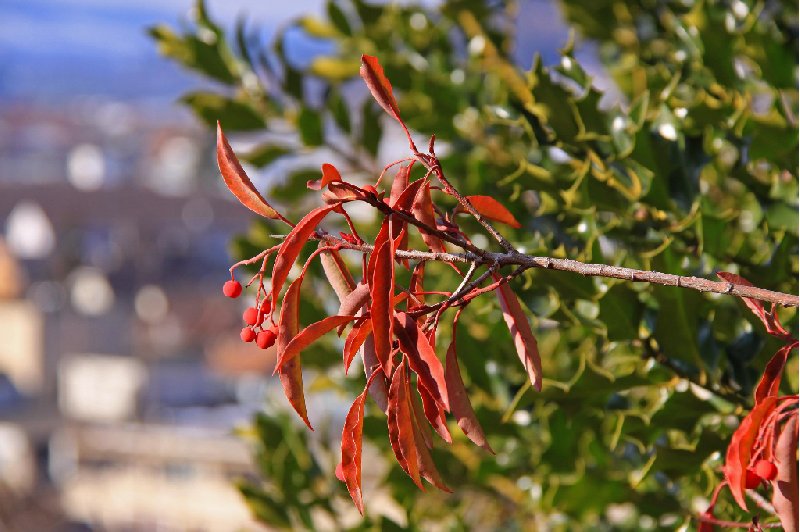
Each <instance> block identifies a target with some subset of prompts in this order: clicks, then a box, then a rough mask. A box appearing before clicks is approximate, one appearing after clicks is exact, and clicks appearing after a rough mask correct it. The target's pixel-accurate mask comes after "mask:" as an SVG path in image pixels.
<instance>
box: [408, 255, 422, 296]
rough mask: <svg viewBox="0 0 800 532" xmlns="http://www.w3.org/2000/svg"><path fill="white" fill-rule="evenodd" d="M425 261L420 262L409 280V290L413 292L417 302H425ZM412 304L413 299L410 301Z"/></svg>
mask: <svg viewBox="0 0 800 532" xmlns="http://www.w3.org/2000/svg"><path fill="white" fill-rule="evenodd" d="M424 283H425V262H424V261H421V262H418V263H417V265H416V266H414V271H412V272H411V279H410V280H409V281H408V291H409V292H410V293H411V295H412V297H413V299H414V300H415V302H416V304H418V305H424V304H425V286H424ZM408 304H409V306H411V300H409V301H408Z"/></svg>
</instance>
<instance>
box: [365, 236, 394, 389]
mask: <svg viewBox="0 0 800 532" xmlns="http://www.w3.org/2000/svg"><path fill="white" fill-rule="evenodd" d="M387 233H388V231H387ZM387 237H388V234H387ZM391 242H392V241H391V239H389V238H387V239H386V240H385V241H384V242H383V243H382V244H381V245H380V247H377V243H376V248H375V251H373V254H374V255H375V262H374V271H373V273H372V279H371V283H370V297H371V302H370V317H371V318H372V334H373V336H374V337H375V354H376V355H377V357H378V360H379V361H380V363H381V367H382V368H383V372H384V373H385V374H386V376H387V377H388V376H389V375H391V374H392V357H391V347H392V298H393V296H394V261H393V258H392V255H393V253H392V243H391Z"/></svg>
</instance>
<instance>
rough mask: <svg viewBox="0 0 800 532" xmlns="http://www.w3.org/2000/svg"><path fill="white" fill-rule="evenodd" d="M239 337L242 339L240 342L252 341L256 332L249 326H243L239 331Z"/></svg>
mask: <svg viewBox="0 0 800 532" xmlns="http://www.w3.org/2000/svg"><path fill="white" fill-rule="evenodd" d="M239 338H241V339H242V342H252V341H253V340H255V339H256V332H255V331H254V330H253V329H251V328H250V327H245V328H244V329H242V332H241V333H239Z"/></svg>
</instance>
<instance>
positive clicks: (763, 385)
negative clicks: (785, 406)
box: [754, 341, 797, 404]
mask: <svg viewBox="0 0 800 532" xmlns="http://www.w3.org/2000/svg"><path fill="white" fill-rule="evenodd" d="M796 347H797V341H794V342H792V343H790V344H787V345H785V346H783V347H781V348H780V349H778V352H777V353H775V354H774V355H773V356H772V358H771V359H770V360H769V362H768V363H767V367H766V368H764V374H763V375H762V376H761V380H759V381H758V386H756V390H755V392H754V395H755V400H756V404H759V403H760V402H762V401H763V400H764V399H766V398H767V397H777V396H778V389H779V388H780V386H781V376H782V375H783V369H784V368H785V367H786V361H787V360H788V359H789V354H791V352H792V350H793V349H794V348H796Z"/></svg>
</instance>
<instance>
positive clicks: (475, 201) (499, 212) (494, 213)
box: [456, 196, 522, 229]
mask: <svg viewBox="0 0 800 532" xmlns="http://www.w3.org/2000/svg"><path fill="white" fill-rule="evenodd" d="M467 199H468V200H469V202H470V203H471V204H472V206H473V207H475V210H476V211H478V214H480V215H481V216H483V217H484V218H488V219H489V220H494V221H495V222H500V223H503V224H506V225H510V226H511V227H513V228H514V229H519V228H520V227H522V225H521V224H520V223H519V222H518V221H517V219H516V218H514V215H513V214H511V212H509V210H508V209H506V208H505V207H504V206H503V204H501V203H500V202H499V201H497V200H496V199H494V198H493V197H491V196H467ZM456 212H466V211H465V210H464V208H463V207H462V206H461V205H459V206H458V208H457V209H456Z"/></svg>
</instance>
